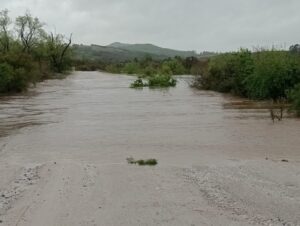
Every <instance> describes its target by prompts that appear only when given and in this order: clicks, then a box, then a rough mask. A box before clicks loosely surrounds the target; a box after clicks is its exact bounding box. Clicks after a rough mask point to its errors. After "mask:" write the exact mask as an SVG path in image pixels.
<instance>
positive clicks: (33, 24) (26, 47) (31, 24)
mask: <svg viewBox="0 0 300 226" xmlns="http://www.w3.org/2000/svg"><path fill="white" fill-rule="evenodd" d="M16 30H17V32H18V36H19V38H20V40H21V42H22V45H23V51H24V52H28V53H29V52H31V50H32V47H33V46H34V45H36V44H37V43H38V41H39V39H40V38H41V36H42V34H44V31H43V24H42V23H41V22H40V21H39V19H38V18H33V17H32V16H31V15H30V13H28V12H27V13H26V14H25V15H24V16H19V17H17V19H16Z"/></svg>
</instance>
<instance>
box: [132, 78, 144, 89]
mask: <svg viewBox="0 0 300 226" xmlns="http://www.w3.org/2000/svg"><path fill="white" fill-rule="evenodd" d="M144 86H146V84H145V83H144V82H143V80H142V78H138V79H137V80H135V81H134V82H133V83H131V85H130V88H142V87H144Z"/></svg>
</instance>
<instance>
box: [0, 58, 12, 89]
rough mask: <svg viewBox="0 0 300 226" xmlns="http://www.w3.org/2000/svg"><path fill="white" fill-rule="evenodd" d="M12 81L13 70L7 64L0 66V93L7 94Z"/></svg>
mask: <svg viewBox="0 0 300 226" xmlns="http://www.w3.org/2000/svg"><path fill="white" fill-rule="evenodd" d="M12 81H13V68H12V67H11V66H10V65H9V64H7V63H2V64H0V93H4V92H9V91H10V89H11V88H10V87H11V85H12Z"/></svg>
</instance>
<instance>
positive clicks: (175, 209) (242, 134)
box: [0, 72, 300, 226]
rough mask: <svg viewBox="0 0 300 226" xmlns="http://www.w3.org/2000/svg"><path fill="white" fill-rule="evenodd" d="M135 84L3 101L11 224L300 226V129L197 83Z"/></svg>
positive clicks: (2, 200) (106, 77)
mask: <svg viewBox="0 0 300 226" xmlns="http://www.w3.org/2000/svg"><path fill="white" fill-rule="evenodd" d="M133 80H134V77H129V76H124V75H110V74H105V73H100V72H76V73H74V74H73V75H71V76H69V77H68V78H67V79H64V80H49V81H45V82H43V83H41V84H38V86H37V87H36V88H35V89H32V90H30V91H29V92H28V94H26V95H20V96H12V97H0V164H1V167H0V181H1V182H0V190H1V191H0V192H1V194H0V195H1V197H0V220H1V221H2V224H3V225H30V226H35V225H36V226H40V225H46V226H48V225H49V226H53V225H64V226H65V225H105V226H106V225H114V226H115V225H288V224H289V225H300V216H299V212H300V149H299V147H300V139H299V135H300V120H298V119H293V118H287V119H284V121H282V122H279V123H272V121H271V120H270V119H269V112H268V110H266V109H247V108H243V109H234V108H228V107H224V106H227V105H228V104H230V103H234V102H236V101H241V100H239V99H237V98H234V97H230V96H224V95H221V94H218V93H215V92H209V91H200V90H195V89H192V88H190V87H189V85H188V82H189V80H190V79H189V78H188V77H182V78H179V83H178V86H177V87H176V88H171V89H163V90H160V89H152V90H151V89H148V88H145V89H141V90H139V89H138V90H136V89H129V88H128V86H129V84H130V83H131V82H132V81H133ZM127 157H134V158H138V159H141V158H143V159H144V158H156V159H157V160H158V163H159V164H158V166H156V167H138V166H131V165H128V164H127V163H126V158H127ZM283 159H284V160H287V161H288V162H282V160H283Z"/></svg>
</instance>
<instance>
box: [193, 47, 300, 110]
mask: <svg viewBox="0 0 300 226" xmlns="http://www.w3.org/2000/svg"><path fill="white" fill-rule="evenodd" d="M299 49H300V48H299V46H298V45H296V46H293V47H291V48H290V51H278V50H262V51H257V52H250V51H249V50H245V49H241V50H240V51H238V52H234V53H226V54H221V55H218V56H215V57H213V58H211V59H210V60H209V62H208V63H207V65H206V66H205V67H204V68H203V69H202V72H203V73H202V75H201V76H198V77H197V79H196V82H195V85H196V86H198V87H201V88H204V89H211V90H216V91H220V92H230V93H233V94H236V95H239V96H243V97H247V98H251V99H258V100H267V99H270V100H273V101H274V102H286V101H290V102H291V103H292V105H293V109H294V110H296V112H297V113H298V114H300V51H299Z"/></svg>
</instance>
